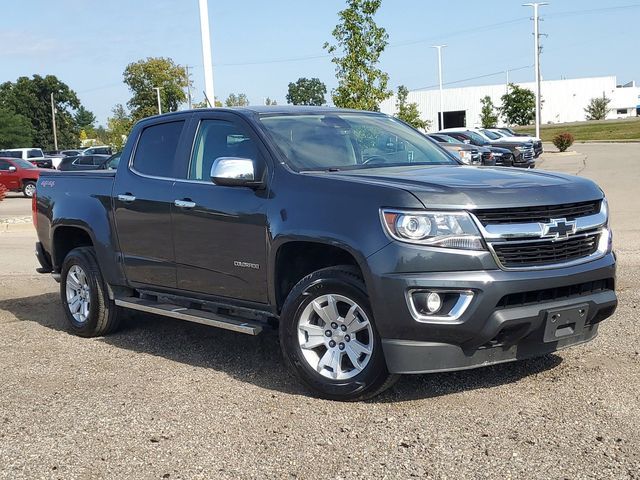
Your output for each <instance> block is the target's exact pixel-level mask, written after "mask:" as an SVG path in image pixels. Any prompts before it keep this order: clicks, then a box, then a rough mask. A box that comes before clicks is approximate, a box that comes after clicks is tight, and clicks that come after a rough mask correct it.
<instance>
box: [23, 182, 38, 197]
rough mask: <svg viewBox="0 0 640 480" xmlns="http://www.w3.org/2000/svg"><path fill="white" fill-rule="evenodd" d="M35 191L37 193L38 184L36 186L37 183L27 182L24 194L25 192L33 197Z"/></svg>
mask: <svg viewBox="0 0 640 480" xmlns="http://www.w3.org/2000/svg"><path fill="white" fill-rule="evenodd" d="M34 193H36V186H35V184H33V183H27V184H26V185H25V186H24V194H25V195H26V196H27V197H29V198H31V197H33V194H34Z"/></svg>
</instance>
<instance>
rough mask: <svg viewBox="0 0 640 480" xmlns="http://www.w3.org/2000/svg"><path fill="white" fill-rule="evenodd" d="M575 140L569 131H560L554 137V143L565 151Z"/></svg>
mask: <svg viewBox="0 0 640 480" xmlns="http://www.w3.org/2000/svg"><path fill="white" fill-rule="evenodd" d="M573 141H574V138H573V135H571V134H570V133H569V132H564V133H559V134H558V135H556V136H555V137H553V144H554V145H555V146H556V148H557V149H558V150H560V151H561V152H564V151H565V150H566V149H567V148H569V147H570V146H571V145H573Z"/></svg>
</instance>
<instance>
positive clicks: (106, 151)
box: [80, 145, 113, 155]
mask: <svg viewBox="0 0 640 480" xmlns="http://www.w3.org/2000/svg"><path fill="white" fill-rule="evenodd" d="M112 154H113V151H112V149H111V147H109V146H107V145H99V146H95V147H89V148H87V149H85V150H83V151H82V153H80V155H112Z"/></svg>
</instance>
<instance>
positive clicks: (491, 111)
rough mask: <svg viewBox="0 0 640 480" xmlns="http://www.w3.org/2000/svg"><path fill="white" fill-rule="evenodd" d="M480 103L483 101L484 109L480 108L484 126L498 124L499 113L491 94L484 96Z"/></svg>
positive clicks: (489, 126) (491, 126) (481, 120)
mask: <svg viewBox="0 0 640 480" xmlns="http://www.w3.org/2000/svg"><path fill="white" fill-rule="evenodd" d="M480 103H482V109H481V110H480V124H481V125H482V128H493V127H495V126H496V125H497V124H498V114H497V109H496V107H495V106H494V105H493V101H492V100H491V97H490V96H489V95H487V96H486V97H483V98H482V100H480Z"/></svg>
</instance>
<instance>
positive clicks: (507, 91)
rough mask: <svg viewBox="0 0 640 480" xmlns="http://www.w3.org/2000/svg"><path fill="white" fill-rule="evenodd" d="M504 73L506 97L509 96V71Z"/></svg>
mask: <svg viewBox="0 0 640 480" xmlns="http://www.w3.org/2000/svg"><path fill="white" fill-rule="evenodd" d="M504 73H506V74H507V83H506V86H507V88H506V93H507V95H509V70H507V71H506V72H504Z"/></svg>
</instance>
